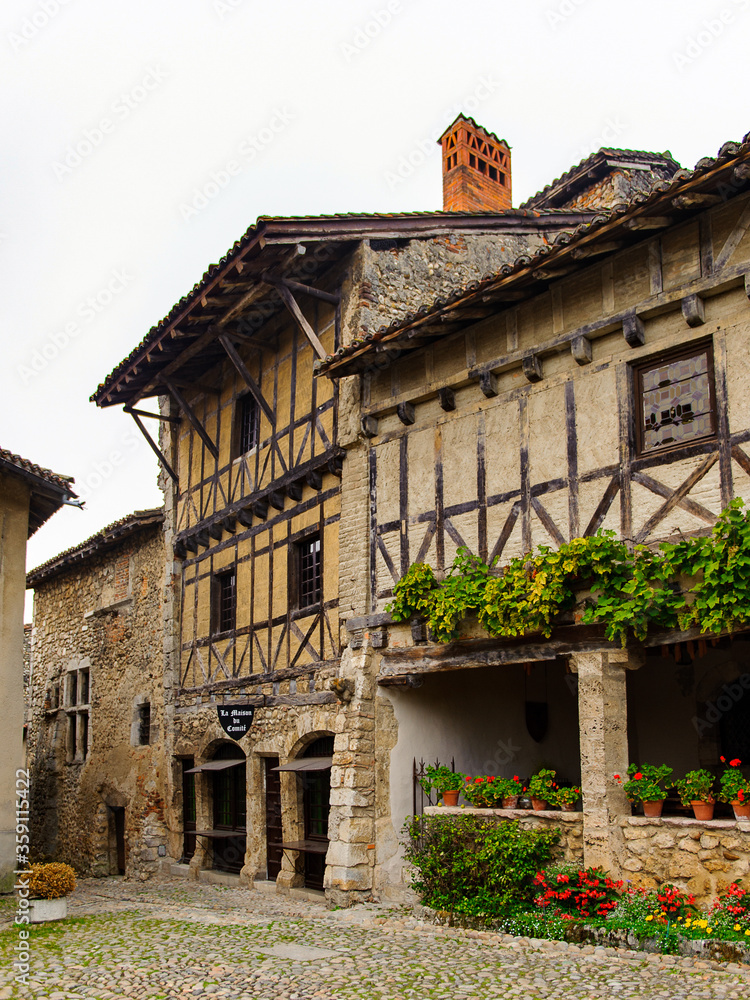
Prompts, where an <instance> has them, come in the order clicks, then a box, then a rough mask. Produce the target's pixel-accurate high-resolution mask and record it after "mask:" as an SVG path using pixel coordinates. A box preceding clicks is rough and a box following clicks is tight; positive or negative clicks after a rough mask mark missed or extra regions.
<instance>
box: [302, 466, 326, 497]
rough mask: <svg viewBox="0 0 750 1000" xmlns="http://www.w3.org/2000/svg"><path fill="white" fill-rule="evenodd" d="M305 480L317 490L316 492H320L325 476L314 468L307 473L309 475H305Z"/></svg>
mask: <svg viewBox="0 0 750 1000" xmlns="http://www.w3.org/2000/svg"><path fill="white" fill-rule="evenodd" d="M305 482H306V483H307V485H308V486H309V487H310V489H311V490H315V492H316V493H320V491H321V490H322V489H323V477H322V476H321V474H320V473H319V472H318V471H317V470H315V469H312V470H311V471H310V472H308V473H307V475H306V476H305Z"/></svg>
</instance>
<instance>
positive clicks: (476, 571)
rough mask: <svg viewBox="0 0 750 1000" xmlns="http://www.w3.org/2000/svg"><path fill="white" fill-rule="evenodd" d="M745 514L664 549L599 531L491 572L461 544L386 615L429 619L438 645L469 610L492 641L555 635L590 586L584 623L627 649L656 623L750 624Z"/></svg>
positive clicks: (411, 575)
mask: <svg viewBox="0 0 750 1000" xmlns="http://www.w3.org/2000/svg"><path fill="white" fill-rule="evenodd" d="M743 508H744V503H743V501H742V500H741V499H739V498H738V499H736V500H733V501H732V502H731V503H730V505H729V507H727V509H726V510H725V511H724V512H723V513H722V515H721V517H720V518H719V519H718V521H717V522H716V524H715V526H714V528H713V530H712V531H711V534H710V535H709V536H707V537H702V538H695V537H692V538H685V539H683V540H682V541H680V542H677V543H669V542H663V543H662V544H661V545H660V546H659V548H658V550H653V549H650V548H648V547H647V546H645V545H636V546H635V547H634V548H633V549H632V550H630V549H629V548H628V547H627V546H626V545H625V544H624V543H623V542H621V541H619V540H618V539H617V538H616V536H615V534H614V532H612V531H600V532H598V533H597V534H596V535H593V536H592V537H590V538H574V539H572V540H571V541H570V542H566V543H565V544H564V545H561V546H560V548H559V549H551V548H549V547H547V546H540V547H539V548H538V549H537V550H536V551H535V552H534V553H529V554H528V555H525V556H521V557H517V558H515V559H511V561H510V562H509V563H508V565H507V566H504V567H502V568H501V569H494V568H491V567H490V566H488V565H487V564H486V563H484V562H482V560H481V559H479V558H477V557H476V556H474V555H472V554H471V553H470V552H469V551H468V550H467V549H463V548H462V549H459V550H458V553H457V555H456V558H455V560H454V562H453V565H452V567H451V569H450V571H449V572H448V574H447V575H446V577H445V579H444V580H442V581H438V579H437V578H436V576H435V574H434V573H433V571H432V569H431V568H430V567H429V566H427V565H426V564H424V563H414V564H413V565H412V566H411V567H410V568H409V570H408V571H407V572H406V574H405V575H404V576H403V577H402V579H401V580H399V582H398V583H397V584H396V586H395V588H394V596H393V601H392V602H391V604H390V605H388V607H387V609H386V610H388V611H389V612H390V614H391V616H392V618H393V619H394V621H405V620H407V619H409V618H411V617H412V616H413V615H418V616H420V617H422V618H425V619H426V620H427V622H428V624H429V628H430V633H431V635H432V637H433V639H434V640H435V641H437V642H450V641H451V640H453V639H456V638H458V635H459V629H460V625H461V621H462V620H463V619H464V618H465V617H466V615H467V614H469V613H472V612H473V613H475V614H476V615H477V616H478V619H479V624H480V625H481V626H482V627H483V628H484V629H486V630H487V632H489V633H490V635H494V636H502V637H516V636H522V635H526V634H527V633H530V632H541V633H542V635H544V636H546V637H549V635H550V634H551V631H552V627H553V624H554V621H555V619H556V618H557V616H558V615H559V614H560V613H561V612H564V611H568V610H570V609H572V608H573V606H574V605H575V602H576V593H577V592H580V591H582V590H587V589H588V590H590V592H591V597H590V598H588V599H587V600H586V601H585V603H584V607H583V610H582V612H581V614H580V620H581V621H582V622H583V623H585V624H592V623H597V622H599V623H602V624H603V625H604V628H605V635H606V637H607V638H608V639H610V640H617V641H619V642H620V643H621V644H622V645H623V646H624V645H625V644H626V642H627V639H628V635H629V634H632V635H633V636H635V638H636V639H641V640H642V639H644V638H645V636H646V633H647V631H648V628H649V626H652V625H653V626H659V627H661V628H677V627H679V628H681V629H687V628H692V627H698V628H700V630H701V631H702V632H712V633H719V632H723V631H731V630H732V629H735V628H737V627H739V626H740V625H744V624H747V623H750V510H747V511H746V510H744V509H743Z"/></svg>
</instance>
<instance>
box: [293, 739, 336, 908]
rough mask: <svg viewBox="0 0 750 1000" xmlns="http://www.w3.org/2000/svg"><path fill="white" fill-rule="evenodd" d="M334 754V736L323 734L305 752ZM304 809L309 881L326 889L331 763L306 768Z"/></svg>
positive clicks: (312, 756) (309, 756)
mask: <svg viewBox="0 0 750 1000" xmlns="http://www.w3.org/2000/svg"><path fill="white" fill-rule="evenodd" d="M332 756H333V736H321V737H320V738H319V739H317V740H315V741H314V742H313V743H311V744H310V745H309V746H308V747H307V749H306V750H305V752H304V753H303V754H302V757H303V759H305V760H319V761H320V762H321V763H323V762H325V761H326V760H330V758H331V757H332ZM300 777H301V779H302V813H303V816H304V823H305V840H307V841H309V842H310V845H311V849H310V850H308V851H306V852H305V855H304V858H305V885H306V886H308V887H309V888H310V889H322V888H323V877H324V875H325V870H326V853H327V851H328V813H329V809H330V798H331V766H330V763H329V764H328V766H327V767H325V768H323V769H322V770H320V771H302V772H300Z"/></svg>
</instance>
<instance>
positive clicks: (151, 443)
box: [125, 409, 179, 483]
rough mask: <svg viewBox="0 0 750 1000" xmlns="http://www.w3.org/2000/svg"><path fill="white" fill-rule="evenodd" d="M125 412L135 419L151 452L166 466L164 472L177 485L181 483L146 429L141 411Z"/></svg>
mask: <svg viewBox="0 0 750 1000" xmlns="http://www.w3.org/2000/svg"><path fill="white" fill-rule="evenodd" d="M125 412H126V413H129V414H130V416H131V417H132V418H133V420H135V422H136V424H137V425H138V430H139V431H140V432H141V434H142V435H143V436H144V437H145V439H146V442H147V443H148V445H149V447H150V448H151V450H152V451H153V453H154V454H155V455H156V457H157V458H158V459H159V461H160V462H161V464H162V465H163V466H164V470H165V471H166V473H167V474H168V475H169V477H170V478H171V479H173V480H174V481H175V482H176V483H177V482H179V480H178V478H177V473H176V472H175V471H174V469H173V468H172V466H171V465H170V464H169V462H168V461H167V459H166V457H165V455H164V452H163V451H162V450H161V448H160V447H159V445H158V444H157V443H156V441H154V439H153V438H152V437H151V435H150V434H149V432H148V431H147V430H146V428H145V427H144V425H143V421H142V420H141V418H140V417H139V416H138V412H141V411H138V412H136V411H135V410H128V409H126V410H125ZM149 415H150V416H153V414H149Z"/></svg>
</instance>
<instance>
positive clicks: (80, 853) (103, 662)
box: [27, 509, 167, 877]
mask: <svg viewBox="0 0 750 1000" xmlns="http://www.w3.org/2000/svg"><path fill="white" fill-rule="evenodd" d="M162 522H163V515H162V512H161V510H159V509H157V510H144V511H136V512H135V513H134V514H131V515H130V516H129V517H125V518H123V519H122V520H120V521H117V522H116V523H115V524H111V525H109V527H107V528H104V529H102V530H101V531H99V532H97V533H96V534H95V535H93V536H92V537H91V538H89V539H87V540H86V541H85V542H82V543H81V544H80V545H77V546H76V547H75V548H72V549H69V550H67V551H66V552H63V553H61V554H60V555H58V556H56V557H55V558H54V559H50V560H49V561H48V562H46V563H44V564H43V565H42V566H39V567H37V568H36V569H34V570H32V571H31V572H30V573H29V575H28V581H27V583H28V586H29V587H31V588H33V589H34V625H33V638H32V681H31V697H30V705H29V710H30V714H31V725H30V729H29V738H28V767H29V771H30V774H31V790H32V798H31V816H32V826H31V843H32V845H33V851H34V854H35V856H36V857H40V858H53V859H58V860H62V861H66V862H68V863H69V864H72V865H73V866H74V867H75V868H76V870H77V871H79V872H81V873H82V874H87V875H117V874H123V873H127V874H128V875H141V876H143V877H147V876H148V874H149V873H151V872H153V871H155V870H156V869H157V868H158V866H159V864H160V860H159V858H160V855H161V856H165V855H166V844H167V836H166V825H165V824H166V818H165V801H166V796H167V775H166V767H165V761H164V754H163V742H164V725H165V717H164V685H163V670H162V663H163V628H164V623H163V618H162V615H163V610H164V601H163V596H162V595H163V590H164V586H165V579H164V572H165V565H166V559H165V554H164V536H163V531H162Z"/></svg>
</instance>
